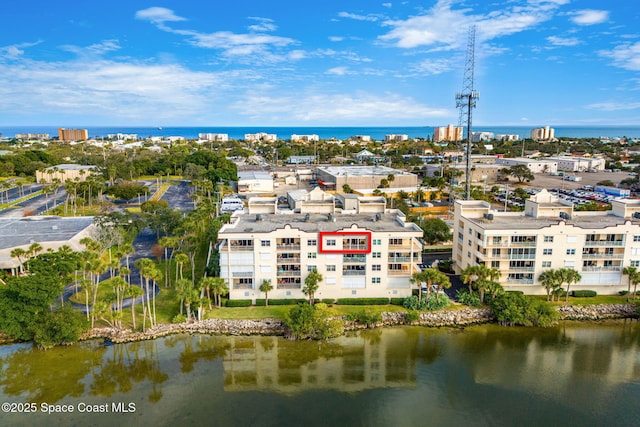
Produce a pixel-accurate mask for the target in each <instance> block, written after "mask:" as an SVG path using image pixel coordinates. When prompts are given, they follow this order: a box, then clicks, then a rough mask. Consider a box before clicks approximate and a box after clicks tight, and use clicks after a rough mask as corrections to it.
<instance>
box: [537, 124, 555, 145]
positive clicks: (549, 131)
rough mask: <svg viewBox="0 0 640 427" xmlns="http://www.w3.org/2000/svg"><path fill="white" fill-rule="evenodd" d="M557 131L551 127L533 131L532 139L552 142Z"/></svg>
mask: <svg viewBox="0 0 640 427" xmlns="http://www.w3.org/2000/svg"><path fill="white" fill-rule="evenodd" d="M554 133H555V129H554V128H552V127H549V126H544V127H541V128H536V129H531V139H533V140H534V141H551V140H552V139H554V138H555V136H554Z"/></svg>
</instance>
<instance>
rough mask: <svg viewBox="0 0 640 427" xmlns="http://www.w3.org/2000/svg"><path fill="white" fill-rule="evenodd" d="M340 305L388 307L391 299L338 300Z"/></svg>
mask: <svg viewBox="0 0 640 427" xmlns="http://www.w3.org/2000/svg"><path fill="white" fill-rule="evenodd" d="M337 304H338V305H387V304H389V298H338V301H337Z"/></svg>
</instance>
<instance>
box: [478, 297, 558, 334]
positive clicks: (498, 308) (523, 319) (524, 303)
mask: <svg viewBox="0 0 640 427" xmlns="http://www.w3.org/2000/svg"><path fill="white" fill-rule="evenodd" d="M491 308H492V310H493V314H494V315H495V317H496V320H497V321H498V323H500V324H501V325H505V326H514V325H521V326H540V327H547V326H550V325H552V324H553V323H555V321H556V320H557V319H558V312H557V311H556V310H555V309H554V308H553V306H551V304H549V303H547V302H545V301H541V300H538V299H535V298H531V297H527V296H525V295H522V294H518V293H514V292H506V293H504V294H502V295H498V296H497V297H496V298H495V299H493V300H492V301H491Z"/></svg>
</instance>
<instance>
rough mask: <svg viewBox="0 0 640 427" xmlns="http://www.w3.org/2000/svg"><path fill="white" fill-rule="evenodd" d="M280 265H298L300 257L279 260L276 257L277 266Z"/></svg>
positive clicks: (279, 258)
mask: <svg viewBox="0 0 640 427" xmlns="http://www.w3.org/2000/svg"><path fill="white" fill-rule="evenodd" d="M280 264H300V257H299V256H296V257H290V258H281V257H280V256H278V265H280Z"/></svg>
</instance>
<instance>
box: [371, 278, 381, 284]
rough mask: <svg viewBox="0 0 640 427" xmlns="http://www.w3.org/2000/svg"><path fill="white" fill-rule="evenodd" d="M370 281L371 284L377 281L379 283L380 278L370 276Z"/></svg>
mask: <svg viewBox="0 0 640 427" xmlns="http://www.w3.org/2000/svg"><path fill="white" fill-rule="evenodd" d="M371 283H373V284H378V283H380V278H379V277H372V278H371Z"/></svg>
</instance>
